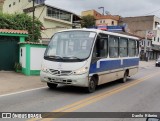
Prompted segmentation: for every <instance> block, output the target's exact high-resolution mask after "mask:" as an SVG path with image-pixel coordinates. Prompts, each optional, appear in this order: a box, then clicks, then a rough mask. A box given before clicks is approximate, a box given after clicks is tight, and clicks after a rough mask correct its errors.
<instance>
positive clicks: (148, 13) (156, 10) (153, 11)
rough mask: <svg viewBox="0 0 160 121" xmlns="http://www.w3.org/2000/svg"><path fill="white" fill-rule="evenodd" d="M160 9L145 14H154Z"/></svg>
mask: <svg viewBox="0 0 160 121" xmlns="http://www.w3.org/2000/svg"><path fill="white" fill-rule="evenodd" d="M158 11H160V9H157V10H155V11H152V12H150V13H147V14H145V15H149V14H152V13H155V12H158Z"/></svg>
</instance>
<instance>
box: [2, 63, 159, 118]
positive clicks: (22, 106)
mask: <svg viewBox="0 0 160 121" xmlns="http://www.w3.org/2000/svg"><path fill="white" fill-rule="evenodd" d="M159 100H160V67H159V68H158V67H154V66H150V67H143V68H140V69H139V73H137V74H136V75H134V76H132V77H130V78H128V81H127V82H126V83H119V82H118V81H115V82H112V83H108V84H105V85H102V86H99V87H98V88H97V90H96V92H95V93H91V94H86V93H85V92H84V91H83V88H79V87H78V88H77V87H64V86H59V87H58V88H57V89H55V90H51V89H49V88H48V87H44V88H40V89H37V90H31V91H26V92H21V93H16V94H11V95H2V96H0V111H1V112H160V101H159ZM94 115H95V114H94ZM15 120H16V119H15ZM21 120H26V119H21ZM28 120H30V121H31V120H32V121H33V120H37V119H28ZM39 120H43V121H52V120H55V121H61V120H62V121H110V120H111V121H119V120H120V121H145V118H123V119H122V118H121V119H118V118H116V119H115V118H114V119H113V118H112V119H111V118H110V119H109V118H99V119H98V118H92V119H91V118H83V117H82V118H65V119H64V118H63V119H62V118H54V119H51V118H46V119H39Z"/></svg>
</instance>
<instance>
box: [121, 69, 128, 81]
mask: <svg viewBox="0 0 160 121" xmlns="http://www.w3.org/2000/svg"><path fill="white" fill-rule="evenodd" d="M127 76H128V72H127V71H125V73H124V76H123V78H122V79H121V82H122V83H125V82H126V81H127Z"/></svg>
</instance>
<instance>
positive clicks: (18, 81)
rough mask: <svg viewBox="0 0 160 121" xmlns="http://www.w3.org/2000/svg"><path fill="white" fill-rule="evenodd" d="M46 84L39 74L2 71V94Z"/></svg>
mask: <svg viewBox="0 0 160 121" xmlns="http://www.w3.org/2000/svg"><path fill="white" fill-rule="evenodd" d="M44 86H46V84H45V83H42V82H41V81H40V77H39V76H25V75H23V74H21V73H16V72H5V71H0V95H2V94H8V93H13V92H18V91H24V90H29V89H34V88H39V87H44Z"/></svg>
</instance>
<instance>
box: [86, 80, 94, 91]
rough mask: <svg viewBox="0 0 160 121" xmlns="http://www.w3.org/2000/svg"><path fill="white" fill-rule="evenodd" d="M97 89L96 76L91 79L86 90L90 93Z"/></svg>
mask: <svg viewBox="0 0 160 121" xmlns="http://www.w3.org/2000/svg"><path fill="white" fill-rule="evenodd" d="M95 90H96V80H95V78H91V80H90V81H89V85H88V87H86V91H87V92H88V93H92V92H94V91H95Z"/></svg>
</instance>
